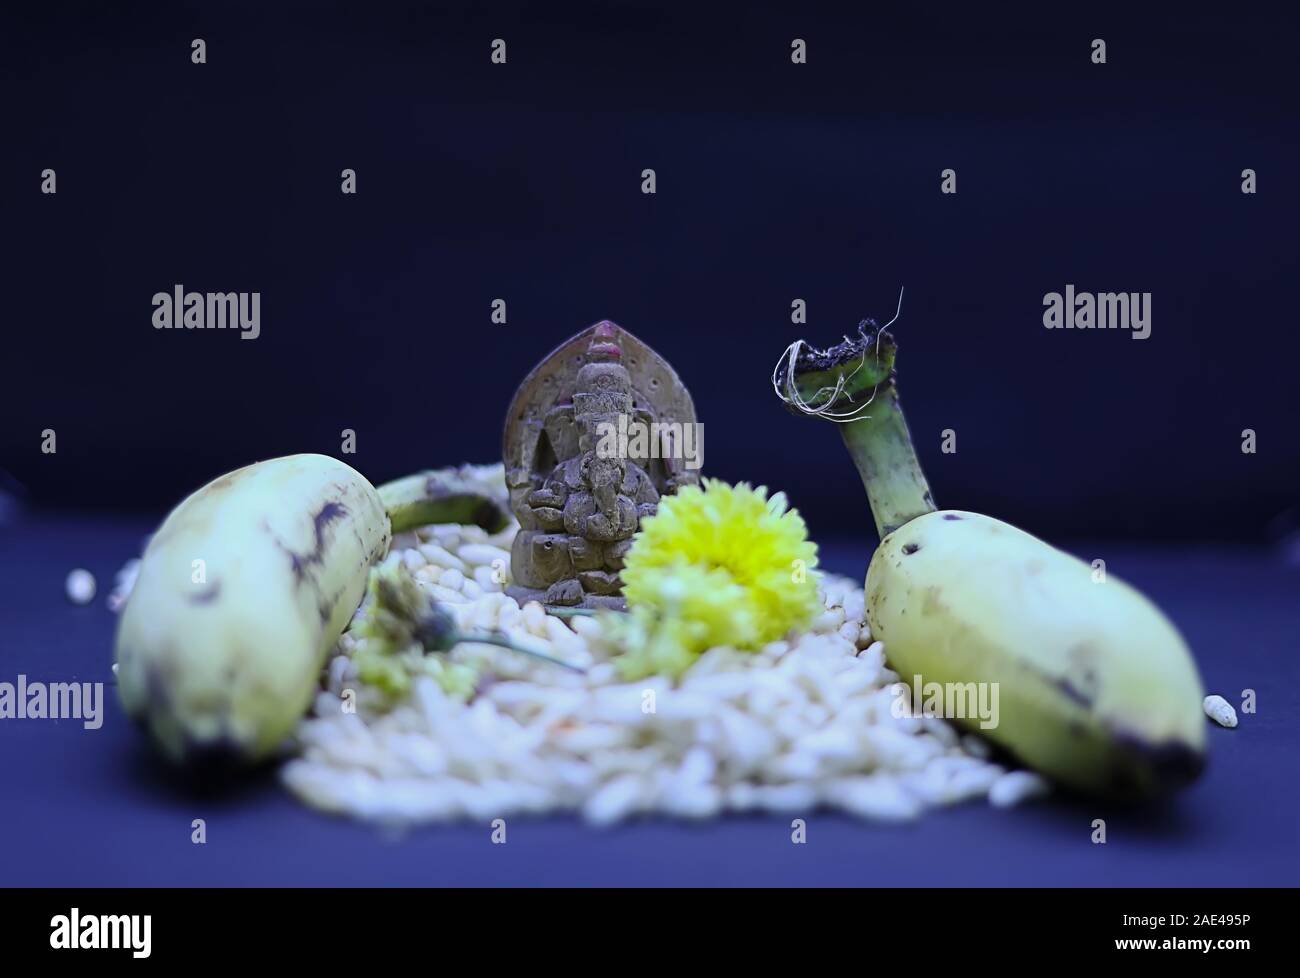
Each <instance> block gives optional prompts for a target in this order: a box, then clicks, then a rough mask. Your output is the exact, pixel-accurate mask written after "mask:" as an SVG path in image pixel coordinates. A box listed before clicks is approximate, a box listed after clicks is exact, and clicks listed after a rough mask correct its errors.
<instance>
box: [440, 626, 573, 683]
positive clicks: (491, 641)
mask: <svg viewBox="0 0 1300 978" xmlns="http://www.w3.org/2000/svg"><path fill="white" fill-rule="evenodd" d="M454 637H455V643H459V642H478V643H479V644H480V645H495V646H497V647H499V648H503V649H510V650H511V651H512V652H518V653H519V654H520V655H527V656H530V657H532V658H534V659H540V660H541V661H542V662H549V663H550V664H551V665H553V666H561V667H563V668H565V669H568V670H570V671H571V672H577V673H583V674H585V673H586V671H587V670H586V669H583V668H582V667H581V666H575V665H573V664H571V663H568V662H565V661H564V660H562V659H557V658H555V657H554V656H550V655H547V654H546V653H545V652H538V651H537V650H536V649H530V648H528V647H526V646H523V645H517V644H516V643H515V642H514V641H513V640H511V639H510V637H509V636H507V635H504V634H502V633H501V632H456V633H454ZM455 643H453V644H455Z"/></svg>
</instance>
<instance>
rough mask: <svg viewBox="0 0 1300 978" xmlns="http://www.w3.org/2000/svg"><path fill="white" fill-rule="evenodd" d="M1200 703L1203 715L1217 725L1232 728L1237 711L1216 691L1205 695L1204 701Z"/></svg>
mask: <svg viewBox="0 0 1300 978" xmlns="http://www.w3.org/2000/svg"><path fill="white" fill-rule="evenodd" d="M1201 705H1202V707H1203V709H1204V710H1205V715H1206V716H1207V717H1209V718H1210V719H1211V720H1213V721H1214V722H1215V723H1217V724H1218V725H1219V726H1221V727H1228V728H1232V727H1235V726H1236V725H1237V711H1236V710H1234V709H1233V708H1232V704H1231V703H1229V702H1228V701H1227V700H1225V699H1224V698H1223V697H1222V696H1220V695H1219V694H1218V693H1214V694H1212V695H1210V696H1207V697H1205V702H1204V703H1203V704H1201Z"/></svg>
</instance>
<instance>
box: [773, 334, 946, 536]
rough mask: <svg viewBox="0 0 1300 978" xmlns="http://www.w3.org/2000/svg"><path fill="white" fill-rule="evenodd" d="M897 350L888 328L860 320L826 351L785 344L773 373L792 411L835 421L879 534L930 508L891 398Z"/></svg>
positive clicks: (894, 391) (922, 477)
mask: <svg viewBox="0 0 1300 978" xmlns="http://www.w3.org/2000/svg"><path fill="white" fill-rule="evenodd" d="M896 352H897V346H896V344H895V342H894V338H893V335H892V334H891V333H889V332H888V330H887V329H886V328H883V327H880V326H877V325H876V324H875V323H874V322H873V321H871V320H867V321H865V322H863V323H862V325H861V326H859V328H858V338H857V339H856V340H850V339H848V338H847V337H846V338H845V340H844V342H843V343H841V344H839V345H838V346H835V347H831V348H830V349H827V350H813V349H808V350H800V349H799V348H798V347H792V348H791V350H790V351H789V357H788V359H787V360H783V361H782V363H781V364H780V365H779V366H778V374H777V375H776V376H774V381H775V382H776V384H777V390H778V393H780V394H781V397H782V398H783V399H784V400H785V402H786V404H787V405H788V406H789V407H790V408H791V410H793V411H796V412H797V413H801V414H810V415H813V416H815V417H823V418H827V419H828V420H832V421H835V422H837V423H838V424H839V426H840V434H841V436H842V437H843V438H844V446H845V447H846V448H847V449H848V450H849V455H850V456H851V457H852V458H853V464H854V465H856V466H857V469H858V474H859V475H860V476H861V477H862V485H863V486H864V487H865V488H866V490H867V498H868V499H869V500H870V502H871V513H872V515H873V516H874V517H875V520H876V530H877V531H878V532H879V534H880V538H881V539H882V540H883V539H884V538H885V536H887V535H888V534H890V533H892V532H893V531H894V530H897V529H898V528H899V527H900V526H902V525H903V524H905V523H907V522H909V521H911V520H914V519H916V517H918V516H923V515H925V514H926V513H932V512H934V511H935V508H936V507H935V505H934V497H933V496H932V495H931V494H930V486H929V483H927V482H926V480H925V473H924V472H922V471H921V463H920V462H919V461H918V460H917V457H916V448H915V447H914V446H913V445H912V436H911V434H910V433H909V432H908V430H907V420H906V419H905V418H904V417H903V409H902V407H901V405H900V404H899V402H898V388H897V382H896V376H895V372H894V357H895V354H896ZM791 361H792V362H791Z"/></svg>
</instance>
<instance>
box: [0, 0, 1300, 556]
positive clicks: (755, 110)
mask: <svg viewBox="0 0 1300 978" xmlns="http://www.w3.org/2000/svg"><path fill="white" fill-rule="evenodd" d="M898 6H899V5H884V6H881V5H871V6H866V5H863V6H861V7H860V8H859V7H853V8H849V6H848V5H843V4H831V5H825V6H823V7H820V8H819V7H818V6H816V5H805V4H784V5H773V6H770V7H768V6H764V5H762V4H758V5H749V4H745V5H732V6H722V7H717V8H716V9H715V8H714V5H700V4H693V5H686V4H680V5H663V6H662V7H658V6H656V5H652V4H646V3H614V4H609V5H604V6H600V5H587V4H577V5H574V4H552V3H533V4H518V3H515V4H490V3H454V4H413V3H412V4H359V3H358V4H354V3H349V4H346V5H328V4H317V3H293V4H220V5H217V4H167V5H165V6H151V5H148V4H133V5H129V6H128V7H125V8H124V7H122V6H121V5H113V6H103V5H91V4H86V5H84V6H78V5H73V6H66V5H61V4H54V5H41V7H40V10H39V12H37V13H33V12H30V11H24V12H22V13H16V12H15V11H13V10H11V9H6V10H5V15H7V16H8V17H9V18H10V19H11V24H10V26H9V29H8V31H6V32H5V33H6V34H7V39H8V40H9V41H10V42H11V43H10V48H11V50H10V51H9V53H8V55H7V57H6V58H5V60H4V62H3V65H4V67H3V70H4V71H5V72H6V75H7V77H8V79H9V81H8V82H7V84H6V85H5V92H6V95H7V96H8V97H9V98H8V102H9V105H8V110H9V111H8V112H7V114H6V133H5V152H4V153H3V162H2V163H0V165H2V166H3V167H4V170H3V173H2V174H0V176H2V177H3V180H2V182H0V185H2V186H3V188H4V189H3V195H4V209H5V212H6V219H5V221H4V225H5V228H4V237H5V239H6V245H7V246H8V247H9V248H11V249H12V251H13V254H12V256H11V257H10V259H9V260H8V261H7V262H6V272H8V273H9V276H8V277H9V278H10V281H11V283H12V284H11V287H10V288H9V289H8V291H7V295H6V307H7V309H6V319H7V322H8V326H9V328H8V330H7V331H6V335H7V339H8V342H9V344H10V346H11V349H14V350H16V356H15V362H17V363H18V365H19V369H17V370H15V371H12V372H11V373H10V375H9V380H8V382H7V383H6V385H4V389H3V390H2V391H0V398H3V406H4V415H3V416H4V420H5V424H4V427H3V431H0V463H2V464H0V467H3V468H7V469H8V470H9V471H10V472H11V474H12V475H13V476H15V477H16V478H17V479H18V480H20V482H21V483H22V484H23V485H25V486H26V487H27V489H28V491H29V492H30V494H31V496H32V498H33V499H35V500H36V501H38V502H46V503H56V504H59V505H63V506H72V507H114V508H123V507H126V508H134V509H142V510H146V511H148V512H157V511H158V510H159V509H161V508H165V507H166V506H168V505H170V504H171V503H172V502H173V501H174V500H175V499H176V498H178V497H179V496H180V495H181V494H183V493H184V492H186V491H188V490H190V489H192V488H193V487H194V486H196V485H198V484H201V483H202V482H204V481H206V480H207V479H209V478H211V477H213V476H214V475H216V474H218V473H220V472H223V471H226V470H229V469H231V468H234V467H236V466H238V465H241V464H244V463H246V462H248V461H250V460H253V459H257V458H264V457H269V456H274V455H279V454H287V453H290V452H296V451H321V452H327V453H337V452H338V451H339V446H340V438H339V432H340V431H341V430H342V429H344V428H352V429H354V430H356V431H357V435H358V454H357V455H356V456H354V457H353V459H354V461H355V464H356V465H357V466H358V467H359V468H361V469H362V470H363V471H365V472H366V473H367V474H368V475H370V476H371V477H372V478H373V479H376V480H379V479H384V478H388V477H392V476H396V475H399V474H402V473H404V472H406V471H409V470H412V469H416V468H419V467H422V466H428V465H436V464H446V463H449V462H454V461H460V460H465V459H472V460H488V459H491V458H493V457H495V456H496V455H497V453H498V452H499V437H500V428H501V422H502V416H503V413H504V409H505V405H506V403H507V401H508V400H509V398H510V395H511V394H512V392H513V390H514V387H515V385H516V384H517V383H518V381H519V380H520V378H521V377H522V376H523V375H524V373H525V372H526V371H527V370H528V369H529V367H531V366H532V364H533V363H534V362H536V361H537V360H538V359H539V358H540V357H541V356H543V355H544V354H545V353H546V352H548V351H549V350H550V349H551V347H552V346H554V345H555V344H556V343H557V342H558V341H560V340H562V339H564V338H566V337H568V336H569V335H571V334H573V333H575V332H577V331H578V330H579V329H581V328H583V327H584V326H586V325H588V324H590V323H592V322H594V321H596V320H598V319H601V318H604V317H608V318H611V319H615V320H617V321H618V322H620V323H622V324H623V325H624V326H626V327H628V328H629V329H631V330H632V331H633V332H635V333H637V334H638V335H640V336H641V337H643V338H644V339H646V340H647V341H648V342H650V343H651V344H652V345H653V346H655V347H657V348H658V349H659V350H660V352H662V353H663V354H664V355H666V356H667V357H668V358H669V360H670V361H672V362H673V363H674V364H675V365H676V366H677V368H678V369H679V371H680V373H681V374H682V376H683V378H684V379H685V380H686V382H687V383H688V384H689V386H690V387H691V389H692V391H693V393H694V396H695V400H696V403H697V405H698V407H699V414H700V417H701V418H702V420H703V421H704V422H705V425H706V435H707V437H706V442H705V449H706V460H705V465H706V469H707V471H709V472H712V473H713V474H715V475H718V476H721V477H724V478H727V479H731V480H736V479H742V478H743V479H749V480H753V481H758V482H764V483H768V484H771V485H774V486H778V487H781V488H784V489H786V490H788V491H789V493H790V495H791V497H792V499H793V500H794V501H795V503H796V504H797V505H799V506H800V507H801V508H802V509H803V510H804V511H805V512H806V514H807V515H808V518H809V521H810V523H811V524H812V528H813V531H814V533H815V534H816V535H817V536H819V537H821V538H826V537H828V536H830V535H832V534H833V533H839V532H849V533H857V532H858V530H859V528H860V527H862V526H866V525H869V519H868V518H867V513H866V508H865V504H864V502H863V500H862V497H861V495H860V494H859V492H858V491H857V489H856V488H855V477H854V475H853V472H852V470H851V468H849V467H848V466H847V465H846V464H845V460H844V457H843V454H842V450H841V449H840V447H839V445H838V442H837V439H836V437H835V435H834V433H833V431H832V430H831V429H830V427H829V426H818V425H814V424H812V423H811V422H809V421H806V420H804V419H801V418H795V417H792V416H787V415H786V414H785V413H784V412H783V411H782V410H780V409H779V408H778V405H777V403H776V401H775V399H774V398H773V396H772V394H771V392H770V390H769V387H768V378H769V376H770V373H771V367H772V364H773V363H774V361H775V360H776V358H777V356H778V354H779V353H780V352H781V350H782V349H783V348H784V347H785V345H786V344H787V343H789V342H790V341H791V340H792V339H794V338H795V337H797V336H802V337H805V338H807V339H809V340H811V341H813V342H815V343H826V342H830V341H834V340H836V339H838V338H839V336H840V335H841V334H843V333H844V332H846V331H850V330H851V329H852V328H853V326H854V325H855V324H856V323H857V322H858V320H859V319H861V318H862V317H864V316H868V315H870V316H877V317H879V316H888V315H890V314H892V312H893V309H894V306H895V303H896V300H897V295H898V290H899V287H900V286H906V287H907V300H906V303H905V305H904V310H903V316H902V319H901V320H900V321H899V324H898V329H897V332H898V337H899V341H900V343H901V348H902V357H901V361H900V363H901V372H902V383H903V393H904V398H905V404H906V407H907V410H908V414H909V417H910V419H911V423H912V426H913V430H914V432H915V434H916V438H917V440H918V443H919V449H920V452H921V455H922V460H923V462H924V463H925V464H926V466H927V469H928V472H929V475H930V478H931V481H932V482H933V484H934V489H935V493H936V497H937V498H938V499H939V501H940V502H941V504H943V505H948V506H960V507H964V508H969V509H975V510H979V511H983V512H989V513H993V514H996V515H999V516H1003V517H1006V518H1008V519H1011V520H1013V521H1015V522H1017V523H1019V524H1021V525H1023V526H1025V527H1026V528H1027V529H1029V530H1031V531H1034V532H1037V533H1039V534H1041V535H1045V536H1049V537H1052V538H1054V539H1063V538H1068V537H1076V536H1081V535H1106V536H1133V537H1140V538H1144V539H1206V538H1215V539H1234V540H1250V541H1262V540H1265V539H1268V538H1269V536H1270V533H1271V532H1272V531H1271V529H1270V528H1271V527H1277V528H1282V529H1285V528H1286V527H1288V526H1291V525H1294V524H1295V523H1296V522H1297V512H1296V510H1295V506H1296V504H1297V498H1296V486H1297V475H1300V441H1298V440H1297V438H1296V437H1295V433H1294V423H1295V421H1296V420H1297V418H1300V385H1297V384H1296V382H1295V369H1296V367H1295V365H1296V362H1297V357H1298V355H1300V338H1298V337H1300V333H1298V331H1297V330H1296V328H1295V326H1294V318H1295V317H1294V312H1295V309H1294V292H1293V283H1294V281H1295V278H1296V271H1297V250H1296V247H1295V228H1296V224H1297V215H1298V214H1300V208H1297V186H1300V181H1297V180H1296V179H1295V174H1296V173H1297V172H1300V130H1298V128H1297V126H1296V120H1297V113H1296V98H1297V95H1296V93H1297V92H1300V85H1298V84H1297V76H1298V75H1300V72H1298V71H1297V68H1296V63H1297V59H1296V57H1295V52H1294V50H1293V41H1294V32H1293V31H1292V30H1290V26H1291V25H1289V24H1286V23H1282V22H1279V21H1278V20H1276V19H1275V18H1270V17H1269V16H1268V15H1266V14H1265V13H1262V12H1261V11H1260V10H1258V9H1256V8H1254V7H1251V6H1241V7H1238V8H1234V9H1232V10H1231V11H1230V12H1225V13H1222V14H1220V15H1218V16H1213V17H1211V16H1207V15H1205V14H1202V13H1198V12H1196V11H1193V10H1189V9H1187V8H1186V7H1185V6H1180V7H1179V8H1177V13H1176V14H1173V13H1170V14H1165V13H1162V12H1157V11H1151V12H1142V11H1139V10H1135V9H1134V8H1133V6H1132V5H1125V6H1124V7H1121V8H1117V10H1116V11H1115V12H1107V11H1106V10H1104V9H1103V8H1100V7H1097V6H1096V5H1092V4H1088V5H1080V9H1079V10H1077V11H1075V12H1065V11H1061V10H1058V9H1056V6H1055V5H1053V6H1052V8H1051V9H1047V8H1044V9H1039V10H1037V11H1034V12H1029V13H1026V12H1017V13H1012V12H1009V11H1008V12H1006V13H997V12H993V11H991V10H990V9H989V8H987V6H978V7H973V8H972V9H970V10H968V11H966V12H964V13H954V12H943V11H942V10H936V9H934V8H932V7H931V6H930V5H926V6H925V7H924V8H923V9H918V10H917V11H916V12H912V11H909V10H899V9H896V8H897V7H898ZM194 37H203V38H204V39H205V40H206V41H207V44H208V63H207V64H206V65H202V66H196V65H193V64H191V63H190V40H191V39H192V38H194ZM496 37H502V38H504V39H505V40H506V41H507V42H508V45H509V48H508V51H509V62H508V64H506V65H504V66H501V65H492V64H490V62H489V45H490V42H491V40H492V39H493V38H496ZM794 37H801V38H804V39H806V40H807V42H808V50H809V63H808V64H806V65H793V64H791V63H790V58H789V52H790V41H791V38H794ZM1094 37H1104V38H1105V39H1106V40H1107V42H1108V54H1109V63H1108V64H1106V65H1094V64H1092V63H1091V61H1090V57H1089V56H1090V50H1091V49H1090V43H1091V40H1092V38H1094ZM45 167H53V168H55V169H56V170H57V172H58V181H59V183H58V186H59V192H58V194H57V195H55V196H48V195H42V194H41V193H39V174H40V172H41V170H42V169H43V168H45ZM344 167H351V168H353V169H355V170H356V171H357V174H358V184H359V193H358V194H357V195H356V196H344V195H343V194H341V193H340V192H339V183H340V179H339V172H340V170H342V169H343V168H344ZM645 167H652V168H654V169H655V170H656V171H657V175H658V193H657V195H655V196H645V195H642V194H641V193H640V180H641V178H640V173H641V170H642V169H643V168H645ZM947 167H951V168H954V169H955V170H956V171H957V175H958V193H957V194H956V195H954V196H945V195H942V194H941V193H940V192H939V185H940V177H939V174H940V171H941V170H943V169H944V168H947ZM1245 167H1251V168H1254V169H1255V170H1256V171H1257V173H1258V175H1259V193H1258V194H1257V195H1255V196H1247V195H1243V194H1242V193H1241V192H1240V183H1241V177H1240V173H1241V170H1242V169H1243V168H1245ZM178 282H179V283H183V284H184V285H185V286H186V287H187V288H189V289H194V290H198V291H209V290H213V291H225V290H235V291H260V292H261V293H262V319H263V326H262V335H261V337H260V338H259V339H257V340H256V341H251V342H250V341H241V340H239V339H238V338H237V336H236V335H234V334H232V333H228V332H224V331H223V332H217V331H213V332H209V333H203V334H195V333H193V332H187V331H183V330H181V331H168V330H155V329H153V328H152V326H151V325H150V316H151V314H152V311H153V310H152V307H151V305H150V299H151V297H152V295H153V294H154V293H155V292H158V291H160V290H170V289H171V287H172V286H173V285H174V284H175V283H178ZM1067 282H1072V283H1074V284H1075V285H1076V286H1077V287H1078V288H1079V289H1081V290H1090V291H1111V290H1121V291H1139V292H1147V291H1149V292H1151V293H1153V299H1152V303H1153V313H1154V320H1153V328H1152V336H1151V338H1150V339H1148V340H1146V341H1134V340H1132V339H1131V338H1130V337H1129V335H1128V333H1127V331H1112V332H1105V333H1098V332H1073V331H1069V332H1064V331H1063V332H1056V331H1048V330H1046V329H1044V328H1043V326H1042V312H1043V307H1042V300H1043V296H1044V294H1045V293H1047V292H1050V291H1060V290H1062V289H1063V288H1064V286H1065V284H1066V283H1067ZM497 297H501V298H505V299H506V300H507V303H508V308H509V314H510V319H509V324H508V325H507V326H504V327H502V326H494V325H492V323H491V322H490V321H489V312H490V303H491V301H492V300H493V299H494V298H497ZM794 298H803V299H805V300H807V302H808V308H809V323H808V325H807V326H804V327H795V326H793V325H792V324H791V323H790V318H789V316H790V303H791V300H792V299H794ZM47 427H53V428H54V429H56V431H57V432H58V438H59V452H58V454H57V456H54V457H50V456H43V455H41V454H40V451H39V447H40V431H41V430H42V429H44V428H47ZM1247 427H1250V428H1254V429H1256V431H1257V432H1258V443H1259V451H1258V454H1256V455H1253V456H1249V455H1243V454H1242V453H1241V451H1240V441H1241V430H1242V429H1243V428H1247ZM945 428H953V429H955V430H956V432H957V437H958V452H957V454H956V455H944V454H941V453H940V451H939V446H940V432H941V431H942V430H943V429H945Z"/></svg>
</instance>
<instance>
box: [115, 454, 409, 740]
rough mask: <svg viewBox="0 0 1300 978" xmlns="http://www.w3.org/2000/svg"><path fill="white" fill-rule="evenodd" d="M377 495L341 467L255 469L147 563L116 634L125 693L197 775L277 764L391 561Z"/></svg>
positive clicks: (283, 464) (289, 462)
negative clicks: (326, 666)
mask: <svg viewBox="0 0 1300 978" xmlns="http://www.w3.org/2000/svg"><path fill="white" fill-rule="evenodd" d="M389 539H390V530H389V521H388V517H387V515H386V514H385V512H384V508H383V504H382V502H381V501H380V498H379V494H378V492H377V491H376V490H375V488H374V487H373V486H372V485H370V483H369V482H368V481H366V479H365V478H364V477H362V476H361V475H360V474H359V473H357V472H355V471H354V470H353V469H351V468H350V467H348V466H347V465H345V464H344V463H343V462H340V461H338V460H337V459H333V458H328V457H326V456H322V455H291V456H287V457H285V458H278V459H271V460H269V461H266V462H259V463H257V464H256V465H251V466H247V467H245V468H243V469H239V470H237V471H236V472H233V473H230V474H229V475H226V476H223V477H221V478H219V479H217V480H214V481H213V482H212V483H209V484H208V485H207V486H205V487H203V488H202V489H199V490H198V491H197V492H195V493H193V494H192V495H191V496H189V497H188V498H187V499H185V500H184V501H183V502H182V503H181V504H180V505H179V506H177V507H176V509H175V510H173V511H172V513H171V514H170V515H169V516H168V517H167V519H166V520H165V521H164V522H163V525H162V527H161V528H160V530H159V532H158V533H156V534H155V535H154V537H153V539H152V541H151V542H150V544H149V546H148V548H147V549H146V550H145V553H144V556H143V558H142V560H141V565H140V573H139V577H138V578H137V581H136V584H135V587H134V589H133V591H132V593H131V597H130V599H129V600H128V601H127V604H126V607H125V608H124V609H123V612H122V617H121V620H120V621H119V623H118V633H117V642H116V656H117V661H118V693H119V695H120V696H121V698H122V703H123V706H124V708H125V709H126V712H127V713H128V714H129V715H130V716H132V717H134V718H135V719H136V720H137V721H138V722H139V723H141V724H142V725H143V726H144V727H145V728H146V729H147V730H148V731H149V734H150V736H151V737H152V739H153V741H154V742H155V744H156V745H157V746H158V747H159V749H160V750H161V752H162V753H163V754H164V755H165V756H166V757H168V758H170V759H171V760H173V761H176V762H184V763H186V764H189V763H190V762H192V761H195V760H197V759H198V758H201V757H207V758H210V757H214V756H226V757H228V758H229V759H230V760H231V762H232V763H236V764H246V763H252V762H256V761H258V760H260V759H263V758H266V757H269V756H271V755H272V754H273V753H274V752H275V751H276V749H277V748H278V747H279V746H280V744H281V743H282V742H283V741H284V740H285V738H286V737H288V736H289V735H290V734H291V733H292V732H293V730H294V728H295V727H296V725H297V723H298V720H299V719H300V718H301V716H302V715H303V713H304V712H305V711H306V709H307V707H308V705H309V704H310V702H311V697H312V695H313V693H314V691H315V689H316V686H317V681H318V678H319V674H320V668H321V665H322V664H323V660H324V657H325V655H326V654H327V652H328V651H329V649H330V648H331V647H333V645H334V643H335V642H336V641H337V640H338V637H339V635H340V634H341V633H342V631H343V629H344V628H345V627H346V625H347V623H348V621H349V620H350V619H351V617H352V614H353V612H355V611H356V608H357V605H358V604H360V602H361V597H362V595H363V594H364V592H365V586H366V578H367V575H368V572H369V568H370V564H371V562H372V561H374V560H377V559H379V558H381V557H382V556H383V555H384V554H385V553H386V552H387V549H388V543H389Z"/></svg>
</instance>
